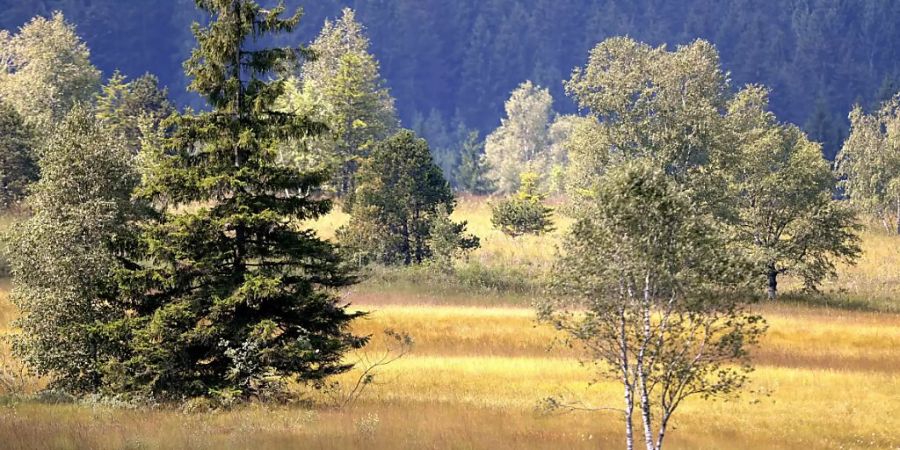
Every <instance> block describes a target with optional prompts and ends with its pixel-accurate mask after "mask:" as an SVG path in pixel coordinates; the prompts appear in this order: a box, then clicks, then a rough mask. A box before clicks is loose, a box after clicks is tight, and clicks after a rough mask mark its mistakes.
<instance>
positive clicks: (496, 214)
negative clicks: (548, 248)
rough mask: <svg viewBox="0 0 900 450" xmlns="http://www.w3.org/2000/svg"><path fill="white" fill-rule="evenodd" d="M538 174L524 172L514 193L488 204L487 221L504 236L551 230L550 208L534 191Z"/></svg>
mask: <svg viewBox="0 0 900 450" xmlns="http://www.w3.org/2000/svg"><path fill="white" fill-rule="evenodd" d="M539 179H540V177H539V176H538V175H537V174H536V173H534V172H524V173H522V176H521V182H520V184H519V191H518V192H516V193H515V195H513V196H511V197H509V198H506V199H503V200H501V201H499V202H497V203H494V204H492V205H491V224H492V225H493V226H494V228H496V229H498V230H500V231H502V232H503V233H504V234H506V235H508V236H521V235H523V234H544V233H549V232H551V231H553V220H552V218H551V217H552V216H553V209H552V208H549V207H547V206H546V205H544V198H545V195H543V194H541V193H540V192H539V191H538V181H539Z"/></svg>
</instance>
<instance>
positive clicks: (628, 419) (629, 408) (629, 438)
mask: <svg viewBox="0 0 900 450" xmlns="http://www.w3.org/2000/svg"><path fill="white" fill-rule="evenodd" d="M633 416H634V394H633V393H632V389H631V384H630V383H628V380H627V377H626V380H625V448H626V450H634V419H633Z"/></svg>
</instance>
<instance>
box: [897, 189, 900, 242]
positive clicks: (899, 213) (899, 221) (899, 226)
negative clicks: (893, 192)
mask: <svg viewBox="0 0 900 450" xmlns="http://www.w3.org/2000/svg"><path fill="white" fill-rule="evenodd" d="M897 234H898V235H900V197H898V198H897Z"/></svg>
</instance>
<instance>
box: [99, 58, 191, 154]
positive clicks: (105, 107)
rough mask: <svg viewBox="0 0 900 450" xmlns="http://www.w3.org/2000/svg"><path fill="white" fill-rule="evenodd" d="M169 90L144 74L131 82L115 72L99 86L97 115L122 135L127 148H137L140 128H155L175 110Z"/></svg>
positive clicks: (155, 79) (133, 149)
mask: <svg viewBox="0 0 900 450" xmlns="http://www.w3.org/2000/svg"><path fill="white" fill-rule="evenodd" d="M168 96H169V93H168V90H167V89H165V88H163V87H161V86H160V85H159V80H158V79H157V78H156V77H155V76H153V75H150V74H146V75H144V76H141V77H139V78H136V79H134V80H132V81H127V80H126V78H125V76H124V75H122V74H120V73H119V72H116V73H114V74H113V76H112V77H110V79H109V81H107V82H106V84H105V85H104V86H102V87H101V90H100V94H99V95H98V96H97V117H99V118H100V119H101V120H103V121H104V122H105V123H106V124H107V125H108V126H110V127H112V128H113V129H114V130H115V131H116V133H119V135H121V136H122V138H123V139H125V141H126V142H127V144H128V146H129V148H130V149H131V150H132V151H133V152H135V153H137V152H138V150H139V149H140V144H141V138H143V137H144V136H143V134H144V133H143V131H142V128H145V127H149V129H154V128H156V127H158V126H159V124H160V123H161V122H162V120H163V119H165V118H166V117H168V116H169V115H170V114H172V113H173V112H175V107H174V106H173V105H172V103H171V102H170V101H169V98H168Z"/></svg>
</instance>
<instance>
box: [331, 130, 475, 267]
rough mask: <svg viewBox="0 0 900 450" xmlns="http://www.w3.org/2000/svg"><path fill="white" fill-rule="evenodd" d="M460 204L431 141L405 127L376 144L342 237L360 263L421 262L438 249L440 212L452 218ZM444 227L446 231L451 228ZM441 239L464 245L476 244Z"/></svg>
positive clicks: (350, 203) (459, 230) (352, 200)
mask: <svg viewBox="0 0 900 450" xmlns="http://www.w3.org/2000/svg"><path fill="white" fill-rule="evenodd" d="M454 206H455V200H454V198H453V192H452V191H451V190H450V186H449V185H448V184H447V181H446V180H445V179H444V176H443V175H442V174H441V169H440V168H439V167H438V166H437V165H435V164H434V161H433V159H432V157H431V152H430V150H429V148H428V144H427V143H426V142H425V140H424V139H421V138H418V137H416V136H415V134H413V133H412V132H411V131H407V130H404V131H400V132H399V133H397V134H396V135H394V136H393V137H391V138H389V139H387V140H385V141H382V142H380V143H379V144H378V145H376V146H375V149H374V150H373V151H372V155H371V156H370V157H369V158H367V159H366V160H365V162H364V163H363V165H362V167H361V168H360V170H359V173H358V174H357V186H356V188H355V190H354V191H353V193H352V194H351V195H350V196H348V198H347V200H346V202H345V203H344V207H345V210H346V211H347V212H349V213H350V216H351V218H350V223H349V224H347V225H346V226H344V227H342V228H341V229H340V230H339V232H338V239H339V240H340V241H341V243H342V244H343V245H345V246H347V247H348V249H349V250H350V251H351V252H352V253H353V254H354V256H355V258H356V259H357V260H358V261H363V262H370V261H374V262H379V263H382V264H403V265H410V264H420V263H422V262H424V261H426V260H428V259H429V258H431V257H432V255H433V253H434V252H433V249H432V244H433V242H434V241H432V239H431V233H432V231H433V230H434V226H435V225H434V224H435V220H436V219H438V218H439V216H440V215H441V214H439V211H441V210H442V211H443V213H442V215H444V216H447V215H449V214H451V213H453V207H454ZM443 220H447V219H446V218H444V219H443ZM442 227H443V232H446V231H447V230H448V229H449V228H450V227H451V226H450V225H447V224H444V225H443V226H442ZM464 230H465V226H464V225H463V226H461V227H457V228H455V231H456V234H458V235H461V234H462V233H463V231H464ZM440 239H442V243H446V242H447V241H453V242H457V243H459V244H460V245H461V246H469V243H470V242H472V241H471V240H467V239H465V238H460V239H455V240H454V239H450V238H449V237H448V236H441V237H440ZM476 244H477V242H476ZM442 250H443V252H444V254H447V253H448V251H447V249H446V248H442Z"/></svg>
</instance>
